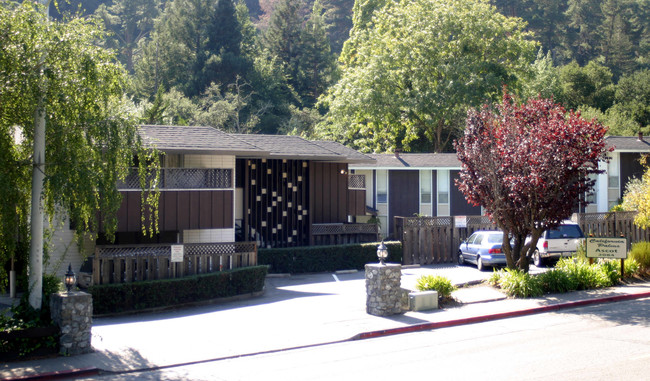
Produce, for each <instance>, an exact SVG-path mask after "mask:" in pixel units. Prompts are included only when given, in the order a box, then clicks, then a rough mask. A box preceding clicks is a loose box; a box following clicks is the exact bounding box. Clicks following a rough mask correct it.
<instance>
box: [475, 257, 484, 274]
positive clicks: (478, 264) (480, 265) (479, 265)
mask: <svg viewBox="0 0 650 381" xmlns="http://www.w3.org/2000/svg"><path fill="white" fill-rule="evenodd" d="M476 268H477V269H478V271H483V270H485V265H484V264H483V259H481V257H477V258H476Z"/></svg>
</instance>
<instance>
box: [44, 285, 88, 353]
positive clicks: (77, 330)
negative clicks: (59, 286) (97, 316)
mask: <svg viewBox="0 0 650 381" xmlns="http://www.w3.org/2000/svg"><path fill="white" fill-rule="evenodd" d="M50 308H51V314H52V320H54V323H55V324H56V325H58V326H59V329H61V338H60V339H59V344H60V351H59V353H60V354H62V355H64V356H73V355H79V354H83V353H89V352H92V351H93V349H92V346H91V345H90V337H91V334H90V330H91V328H92V325H93V298H92V296H91V295H90V294H88V293H85V292H82V291H73V292H70V293H67V292H59V293H57V294H52V296H51V297H50Z"/></svg>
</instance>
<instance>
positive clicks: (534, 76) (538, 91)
mask: <svg viewBox="0 0 650 381" xmlns="http://www.w3.org/2000/svg"><path fill="white" fill-rule="evenodd" d="M523 94H524V97H525V98H526V99H529V98H536V97H538V96H541V97H542V98H553V99H554V100H555V101H557V102H561V100H562V84H561V82H560V73H559V71H558V69H557V68H556V67H555V66H553V59H552V58H551V52H550V51H549V52H548V53H547V54H546V55H544V52H543V51H542V49H541V48H540V49H539V51H538V52H537V59H536V60H535V62H534V63H533V67H532V70H531V78H530V79H528V80H526V81H525V82H524V84H523Z"/></svg>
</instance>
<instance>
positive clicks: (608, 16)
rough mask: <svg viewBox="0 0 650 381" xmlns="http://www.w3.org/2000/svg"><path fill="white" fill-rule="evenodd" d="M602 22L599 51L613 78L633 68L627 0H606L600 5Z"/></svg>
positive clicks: (630, 9)
mask: <svg viewBox="0 0 650 381" xmlns="http://www.w3.org/2000/svg"><path fill="white" fill-rule="evenodd" d="M600 8H601V11H602V13H603V22H602V24H601V25H600V28H599V32H600V41H601V43H600V51H601V54H602V55H603V57H605V64H606V65H607V66H608V67H609V68H610V70H611V71H612V73H613V74H614V79H615V80H618V78H619V77H620V76H621V75H622V74H624V73H631V72H633V71H634V69H635V66H636V65H635V63H634V50H635V49H634V45H633V43H632V40H631V38H630V34H631V25H630V24H629V20H630V19H631V18H632V8H631V2H630V1H629V0H606V1H603V3H602V4H601V6H600Z"/></svg>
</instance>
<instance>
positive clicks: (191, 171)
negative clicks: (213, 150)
mask: <svg viewBox="0 0 650 381" xmlns="http://www.w3.org/2000/svg"><path fill="white" fill-rule="evenodd" d="M152 180H154V179H153V177H152V176H151V175H150V176H148V177H147V183H150V182H151V181H152ZM157 187H158V189H160V190H180V189H229V188H232V169H229V168H162V169H161V170H160V179H159V183H158V184H157ZM117 189H119V190H141V189H142V188H141V187H140V177H139V175H138V171H137V168H132V169H131V171H130V172H129V175H128V176H127V177H126V179H124V182H120V183H118V185H117Z"/></svg>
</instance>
